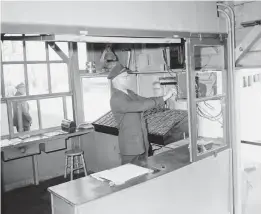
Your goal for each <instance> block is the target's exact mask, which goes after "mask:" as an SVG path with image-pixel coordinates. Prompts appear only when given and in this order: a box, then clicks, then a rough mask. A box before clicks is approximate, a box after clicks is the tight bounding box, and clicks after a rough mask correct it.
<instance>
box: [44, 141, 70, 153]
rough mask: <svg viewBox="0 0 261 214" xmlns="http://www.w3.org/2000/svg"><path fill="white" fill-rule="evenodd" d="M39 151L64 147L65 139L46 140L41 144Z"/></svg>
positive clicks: (50, 150) (51, 150) (52, 150)
mask: <svg viewBox="0 0 261 214" xmlns="http://www.w3.org/2000/svg"><path fill="white" fill-rule="evenodd" d="M40 148H41V151H43V152H45V153H50V152H55V151H59V150H63V149H66V143H65V140H64V139H63V140H56V141H48V142H45V143H42V144H41V147H40Z"/></svg>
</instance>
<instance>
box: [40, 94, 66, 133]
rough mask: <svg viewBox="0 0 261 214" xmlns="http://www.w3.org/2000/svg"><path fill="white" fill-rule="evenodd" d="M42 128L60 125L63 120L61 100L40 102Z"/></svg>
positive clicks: (53, 99) (51, 99) (52, 99)
mask: <svg viewBox="0 0 261 214" xmlns="http://www.w3.org/2000/svg"><path fill="white" fill-rule="evenodd" d="M40 106H41V118H42V127H43V128H50V127H57V126H60V125H61V122H62V120H63V119H64V113H63V101H62V98H61V97H59V98H50V99H43V100H40Z"/></svg>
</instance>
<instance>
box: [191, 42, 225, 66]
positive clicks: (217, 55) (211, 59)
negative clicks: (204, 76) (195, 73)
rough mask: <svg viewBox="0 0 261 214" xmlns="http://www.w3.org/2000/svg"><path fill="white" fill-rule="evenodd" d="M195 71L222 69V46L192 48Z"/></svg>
mask: <svg viewBox="0 0 261 214" xmlns="http://www.w3.org/2000/svg"><path fill="white" fill-rule="evenodd" d="M194 57H195V69H196V70H198V69H214V68H215V69H223V68H224V47H223V46H207V45H205V46H204V45H199V46H194Z"/></svg>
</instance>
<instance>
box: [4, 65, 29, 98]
mask: <svg viewBox="0 0 261 214" xmlns="http://www.w3.org/2000/svg"><path fill="white" fill-rule="evenodd" d="M3 70H4V84H5V96H6V97H13V96H21V95H25V87H24V83H25V78H24V65H19V64H18V65H3Z"/></svg>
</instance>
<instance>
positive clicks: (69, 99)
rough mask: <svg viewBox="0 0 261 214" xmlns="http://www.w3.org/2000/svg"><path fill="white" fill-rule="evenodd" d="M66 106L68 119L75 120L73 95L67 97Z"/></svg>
mask: <svg viewBox="0 0 261 214" xmlns="http://www.w3.org/2000/svg"><path fill="white" fill-rule="evenodd" d="M66 107H67V119H68V120H74V119H73V106H72V97H71V96H67V97H66Z"/></svg>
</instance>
